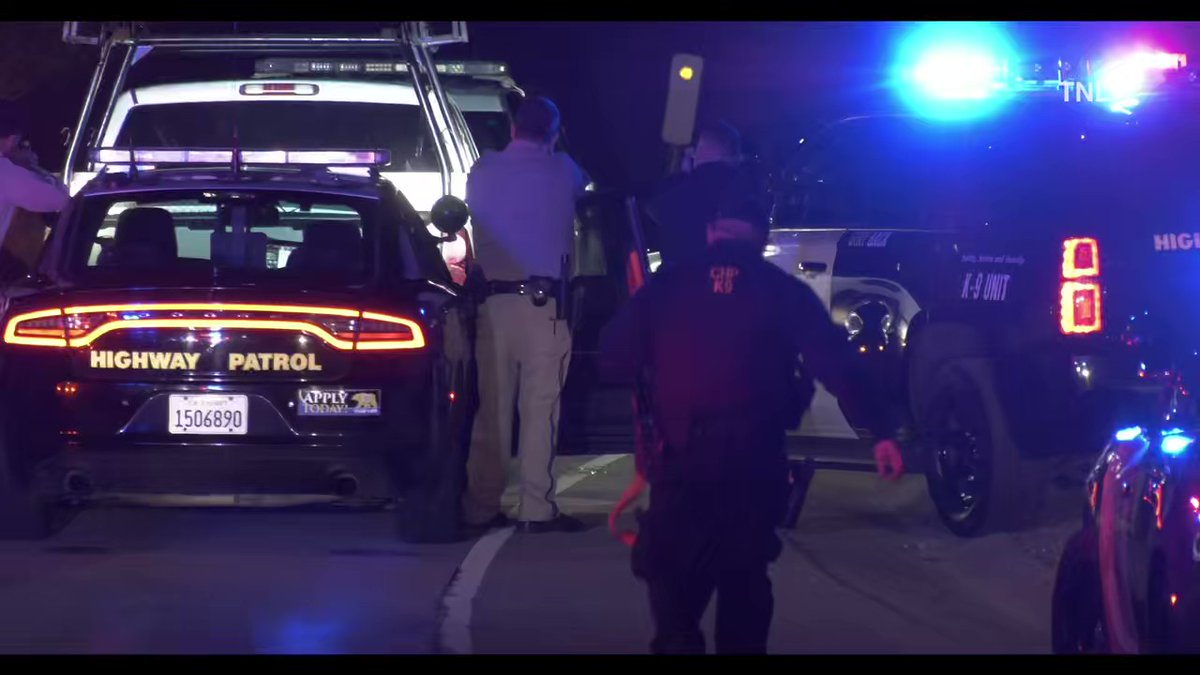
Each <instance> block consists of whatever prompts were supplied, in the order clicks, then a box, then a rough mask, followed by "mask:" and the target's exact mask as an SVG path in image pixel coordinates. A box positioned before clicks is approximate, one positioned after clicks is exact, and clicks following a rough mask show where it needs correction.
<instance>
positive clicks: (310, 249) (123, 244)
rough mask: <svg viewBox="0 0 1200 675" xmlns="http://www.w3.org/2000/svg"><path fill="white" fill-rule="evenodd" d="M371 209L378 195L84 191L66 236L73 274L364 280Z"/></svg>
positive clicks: (158, 279) (161, 280)
mask: <svg viewBox="0 0 1200 675" xmlns="http://www.w3.org/2000/svg"><path fill="white" fill-rule="evenodd" d="M375 211H376V203H375V202H374V201H373V200H366V199H355V198H348V197H346V198H344V197H337V196H332V195H319V196H314V195H307V194H305V195H297V194H295V193H276V192H257V191H256V192H216V193H214V192H204V193H199V192H181V191H170V192H167V191H164V192H153V193H141V194H138V195H136V196H130V195H119V196H95V197H88V198H87V199H86V200H85V202H84V205H83V208H82V209H81V210H80V211H79V212H78V213H79V215H78V216H77V218H78V220H76V221H75V223H74V231H73V233H72V237H71V239H70V241H69V242H68V246H69V247H70V250H69V253H68V256H67V259H68V267H69V273H70V275H71V276H72V277H74V278H77V279H79V280H89V281H105V280H113V281H117V282H128V281H136V282H138V283H150V284H153V285H160V284H164V285H171V284H174V283H198V284H204V285H207V284H211V283H213V281H215V280H220V281H222V282H231V283H264V282H266V283H269V282H272V281H281V282H286V283H288V284H293V285H302V286H305V287H308V286H317V287H323V286H329V285H346V284H356V283H362V282H364V281H365V280H367V278H368V276H369V273H370V272H371V270H372V267H373V260H372V255H371V253H372V251H373V249H374V244H373V242H374V241H375V237H376V232H375V221H376V217H375Z"/></svg>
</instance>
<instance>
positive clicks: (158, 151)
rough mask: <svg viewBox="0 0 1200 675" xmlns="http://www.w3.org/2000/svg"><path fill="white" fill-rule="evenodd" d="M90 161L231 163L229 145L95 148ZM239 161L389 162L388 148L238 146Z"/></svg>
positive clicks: (390, 158)
mask: <svg viewBox="0 0 1200 675" xmlns="http://www.w3.org/2000/svg"><path fill="white" fill-rule="evenodd" d="M91 154H92V161H94V162H99V163H101V164H125V165H127V164H132V163H136V164H150V163H153V164H206V165H211V164H231V163H232V162H233V150H231V149H228V150H226V149H184V148H98V149H95V150H93V151H92V153H91ZM238 159H239V160H240V161H241V163H242V164H285V165H286V164H296V165H317V166H376V167H382V166H387V165H389V164H391V162H392V155H391V152H389V151H387V150H241V151H239V152H238Z"/></svg>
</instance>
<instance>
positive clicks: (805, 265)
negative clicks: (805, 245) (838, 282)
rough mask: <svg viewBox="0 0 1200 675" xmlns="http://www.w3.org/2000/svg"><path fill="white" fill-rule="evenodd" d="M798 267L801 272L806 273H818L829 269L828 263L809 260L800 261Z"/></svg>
mask: <svg viewBox="0 0 1200 675" xmlns="http://www.w3.org/2000/svg"><path fill="white" fill-rule="evenodd" d="M799 268H800V271H801V272H805V273H807V274H820V273H822V272H825V271H827V270H828V269H829V265H828V263H823V262H817V261H815V260H809V261H805V262H802V263H800V265H799Z"/></svg>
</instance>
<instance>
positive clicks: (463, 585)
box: [438, 454, 625, 654]
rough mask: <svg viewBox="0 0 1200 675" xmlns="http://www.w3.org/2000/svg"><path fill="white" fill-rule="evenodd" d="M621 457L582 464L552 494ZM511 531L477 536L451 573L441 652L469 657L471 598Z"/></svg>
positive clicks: (444, 605)
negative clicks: (473, 543)
mask: <svg viewBox="0 0 1200 675" xmlns="http://www.w3.org/2000/svg"><path fill="white" fill-rule="evenodd" d="M622 457H625V455H624V454H621V455H600V456H599V457H596V458H595V459H592V460H589V461H587V462H584V463H583V464H582V465H580V467H579V468H578V469H577V470H576V472H575V473H573V474H570V475H568V476H564V477H562V478H561V479H559V481H558V486H557V487H556V489H555V491H554V493H555V494H556V495H561V494H562V493H563V492H564V491H566V490H568V489H570V488H571V487H574V486H575V485H577V484H578V483H579V482H580V481H582V480H583V479H585V478H588V477H589V476H593V475H595V473H596V472H597V471H598V470H600V469H602V468H604V467H606V466H608V465H609V464H612V463H613V462H615V461H617V460H618V459H621V458H622ZM514 531H515V530H514V528H511V527H506V528H504V529H500V530H492V531H491V532H488V533H487V534H485V535H483V536H482V537H480V538H479V541H477V542H475V545H474V546H472V547H471V550H470V551H469V552H468V553H467V557H466V558H463V561H462V563H460V564H459V566H458V569H457V570H456V571H455V572H454V578H453V579H451V580H450V584H449V585H448V586H447V587H446V592H445V594H444V595H443V596H442V616H441V621H440V624H441V625H440V626H438V646H439V647H440V648H441V650H442V651H446V652H450V653H453V654H470V653H472V652H473V651H474V647H473V646H472V643H471V615H472V613H473V610H474V607H475V595H476V594H477V593H479V588H480V587H481V586H482V585H483V577H484V575H485V574H487V571H488V567H489V566H491V564H492V561H493V560H495V559H496V554H498V553H499V552H500V547H502V546H504V542H506V541H508V539H509V537H511V536H512V535H513V532H514Z"/></svg>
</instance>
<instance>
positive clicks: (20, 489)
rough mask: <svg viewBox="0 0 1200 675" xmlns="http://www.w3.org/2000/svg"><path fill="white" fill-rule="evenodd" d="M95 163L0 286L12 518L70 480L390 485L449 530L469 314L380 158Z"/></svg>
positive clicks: (282, 154) (409, 528)
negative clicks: (39, 242) (23, 262)
mask: <svg viewBox="0 0 1200 675" xmlns="http://www.w3.org/2000/svg"><path fill="white" fill-rule="evenodd" d="M92 159H93V160H95V161H102V162H104V163H105V164H106V165H107V166H108V167H109V168H108V170H106V171H105V172H103V173H101V174H100V175H98V176H97V177H96V178H94V179H92V180H91V181H89V182H88V183H87V184H86V185H84V186H83V187H82V188H81V189H80V190H79V192H78V193H77V194H76V195H75V196H74V197H73V199H72V202H71V204H70V206H69V208H68V209H67V210H66V212H65V213H64V214H63V215H62V216H61V218H60V220H59V221H58V223H57V224H56V225H55V226H54V228H53V229H52V233H51V235H50V237H49V240H48V241H47V243H46V247H45V251H44V253H43V255H42V256H41V259H40V261H39V263H38V265H37V267H36V269H35V271H34V274H32V275H31V276H30V277H28V278H27V279H25V280H23V281H21V282H19V283H17V284H16V285H15V286H13V287H10V288H8V289H6V293H5V301H4V305H3V307H2V318H0V325H2V326H3V328H2V329H0V330H2V331H3V332H2V334H0V346H2V350H0V360H2V363H0V377H2V378H3V385H2V386H0V391H2V392H3V393H2V394H0V453H2V454H3V459H4V461H3V462H0V472H2V475H0V530H2V532H3V534H5V535H9V536H41V535H45V534H47V533H48V532H49V531H50V528H51V527H52V526H53V519H52V518H50V517H49V516H50V515H52V514H53V513H54V511H55V510H56V505H57V504H58V503H60V502H61V500H62V499H63V498H65V497H70V498H74V499H80V500H83V499H95V498H103V497H118V498H119V497H125V496H131V495H132V496H137V495H143V496H144V495H147V494H156V495H163V494H165V495H173V496H185V497H186V496H198V495H260V496H277V497H278V496H282V495H291V496H300V497H307V498H310V499H324V500H330V499H339V500H346V499H350V498H354V499H356V500H359V499H361V500H378V499H394V498H397V497H401V498H402V500H401V508H399V510H398V511H397V512H398V513H399V514H400V515H399V518H400V521H401V522H400V525H401V526H402V534H403V535H404V536H406V537H410V538H414V539H424V540H429V539H448V538H451V537H453V536H455V532H456V528H457V500H458V497H459V495H460V492H461V485H460V478H461V477H460V473H461V467H462V463H463V461H464V457H465V454H464V453H465V448H466V443H467V441H468V437H469V425H468V421H467V420H468V414H467V412H468V411H467V409H466V406H467V404H468V403H469V402H470V401H471V400H472V398H473V395H474V394H473V387H474V384H473V382H474V379H473V374H472V373H471V372H470V371H469V368H470V364H471V353H470V345H469V340H468V334H467V327H468V323H467V320H468V318H469V317H468V315H467V314H465V313H464V312H466V311H467V310H466V306H465V305H464V302H463V299H462V297H461V296H460V295H459V294H458V293H457V292H455V291H454V290H453V285H452V283H451V281H450V278H449V273H448V271H447V270H446V267H445V265H444V264H443V263H442V260H441V257H440V255H439V254H438V251H437V243H438V241H437V239H436V238H435V237H433V236H431V235H430V234H429V233H428V231H427V229H426V226H425V224H424V223H423V222H422V219H421V217H420V216H419V215H418V214H417V212H416V210H415V209H414V207H413V206H412V204H411V203H410V202H409V201H408V199H407V198H406V197H405V196H404V195H403V194H401V193H398V192H397V191H396V190H395V188H394V187H393V186H392V185H391V184H390V183H389V182H387V181H386V180H384V179H383V178H381V177H380V170H381V169H382V168H383V167H385V166H386V165H387V164H388V162H389V161H390V160H391V158H389V157H388V153H387V152H386V151H379V150H369V151H362V150H344V151H331V150H329V149H322V150H317V151H304V150H291V151H276V150H250V149H186V148H150V149H147V148H133V149H128V148H125V149H111V148H100V149H96V150H95V151H94V152H93V157H92ZM432 212H433V213H432V220H433V222H434V224H435V225H436V226H437V227H439V228H440V229H441V230H442V231H443V232H445V233H447V234H448V235H449V234H453V233H454V232H457V231H458V230H459V229H461V228H462V227H463V225H464V224H465V222H466V219H467V214H466V207H465V205H464V204H463V203H462V202H461V201H459V200H457V199H456V198H454V197H445V198H443V199H442V200H441V201H440V202H438V203H437V204H435V205H434V207H433V208H432Z"/></svg>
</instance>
